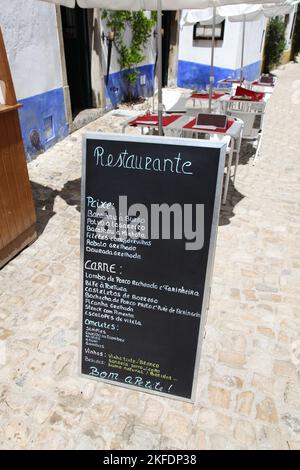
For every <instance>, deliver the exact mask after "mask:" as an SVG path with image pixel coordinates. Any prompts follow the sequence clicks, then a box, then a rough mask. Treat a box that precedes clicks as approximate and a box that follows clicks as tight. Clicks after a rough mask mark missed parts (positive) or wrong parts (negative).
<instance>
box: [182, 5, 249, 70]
mask: <svg viewBox="0 0 300 470" xmlns="http://www.w3.org/2000/svg"><path fill="white" fill-rule="evenodd" d="M183 15H184V12H183ZM240 30H241V28H240V24H239V23H233V22H229V21H226V24H225V31H224V39H223V42H222V46H221V47H220V46H219V45H217V47H216V48H215V61H214V62H215V65H216V66H218V67H224V68H232V69H233V68H235V67H236V61H237V45H238V43H239V41H240ZM201 43H202V44H201V46H200V45H199V46H193V25H185V26H183V27H182V29H181V30H180V34H179V53H178V59H179V60H186V61H189V62H195V63H198V64H206V65H210V56H211V42H210V41H206V44H207V45H203V43H204V41H202V42H201Z"/></svg>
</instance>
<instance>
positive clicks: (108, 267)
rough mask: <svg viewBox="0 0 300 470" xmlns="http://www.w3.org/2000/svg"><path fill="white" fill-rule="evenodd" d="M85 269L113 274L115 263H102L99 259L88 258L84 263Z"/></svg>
mask: <svg viewBox="0 0 300 470" xmlns="http://www.w3.org/2000/svg"><path fill="white" fill-rule="evenodd" d="M84 267H85V269H88V270H91V271H102V272H106V273H110V274H115V273H116V265H115V264H108V263H102V262H101V261H98V262H97V261H92V260H90V259H88V260H86V262H85V263H84Z"/></svg>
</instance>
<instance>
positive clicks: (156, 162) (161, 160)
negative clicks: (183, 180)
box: [94, 146, 193, 175]
mask: <svg viewBox="0 0 300 470" xmlns="http://www.w3.org/2000/svg"><path fill="white" fill-rule="evenodd" d="M94 157H95V158H96V165H97V166H102V167H112V168H115V167H116V168H126V169H128V170H146V171H155V172H162V173H175V174H183V175H192V174H193V172H192V171H189V170H191V166H192V162H191V161H189V160H183V159H182V157H181V154H180V153H178V154H177V156H175V157H173V158H165V157H152V156H146V157H145V156H138V155H134V154H129V153H128V150H127V149H125V150H124V151H123V152H120V153H119V155H118V156H114V155H112V154H111V153H106V152H105V149H104V148H103V147H101V146H99V147H96V148H95V151H94Z"/></svg>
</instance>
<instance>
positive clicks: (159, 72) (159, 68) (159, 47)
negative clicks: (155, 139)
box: [157, 0, 163, 135]
mask: <svg viewBox="0 0 300 470" xmlns="http://www.w3.org/2000/svg"><path fill="white" fill-rule="evenodd" d="M161 2H162V0H157V99H158V135H163V126H162V114H163V103H162V30H161V17H162V4H161Z"/></svg>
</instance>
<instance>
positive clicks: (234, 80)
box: [220, 78, 241, 83]
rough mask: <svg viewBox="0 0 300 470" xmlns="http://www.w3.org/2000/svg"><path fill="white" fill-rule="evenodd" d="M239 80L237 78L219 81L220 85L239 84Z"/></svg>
mask: <svg viewBox="0 0 300 470" xmlns="http://www.w3.org/2000/svg"><path fill="white" fill-rule="evenodd" d="M240 81H241V80H239V79H237V78H224V79H223V80H220V83H240Z"/></svg>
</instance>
